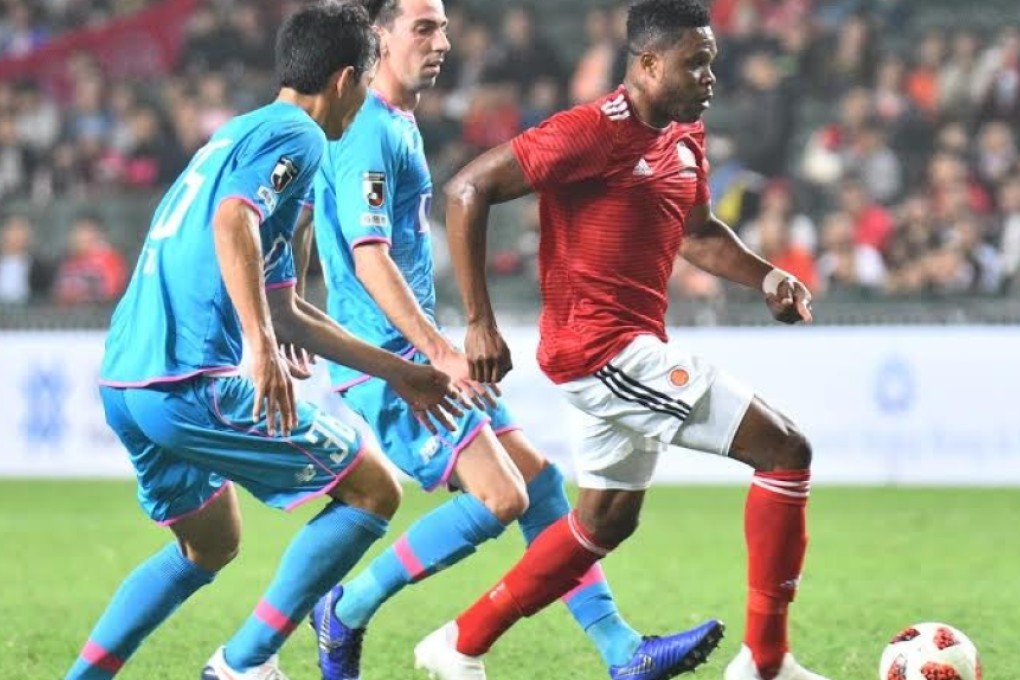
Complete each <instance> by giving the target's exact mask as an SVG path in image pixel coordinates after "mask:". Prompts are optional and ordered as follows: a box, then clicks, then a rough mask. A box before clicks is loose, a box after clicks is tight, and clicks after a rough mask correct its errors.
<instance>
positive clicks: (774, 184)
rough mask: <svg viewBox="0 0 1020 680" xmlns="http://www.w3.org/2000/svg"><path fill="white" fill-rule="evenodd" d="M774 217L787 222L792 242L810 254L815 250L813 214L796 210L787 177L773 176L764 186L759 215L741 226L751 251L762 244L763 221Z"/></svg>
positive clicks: (816, 239) (743, 236) (816, 235)
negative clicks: (811, 215)
mask: <svg viewBox="0 0 1020 680" xmlns="http://www.w3.org/2000/svg"><path fill="white" fill-rule="evenodd" d="M771 219H775V220H779V221H782V222H785V223H786V224H787V225H788V229H789V233H790V241H791V243H793V244H794V245H796V246H798V247H799V248H802V249H803V250H805V251H807V252H809V253H813V252H814V251H815V248H816V246H817V243H818V230H817V228H816V227H815V223H814V221H813V220H812V219H811V218H810V217H808V216H807V215H805V214H804V213H801V212H799V211H798V210H797V209H796V206H795V204H794V196H793V188H792V186H791V185H790V182H789V181H787V180H785V179H774V180H772V181H770V182H769V183H768V184H766V185H765V189H764V190H763V191H762V193H761V207H760V209H759V212H758V215H757V216H756V217H755V219H753V220H751V221H749V222H747V223H746V224H745V225H744V226H743V227H741V229H740V238H741V240H743V241H744V243H746V244H747V246H748V247H749V248H751V249H752V250H758V249H759V248H760V247H761V233H760V228H759V227H760V222H761V221H762V220H771Z"/></svg>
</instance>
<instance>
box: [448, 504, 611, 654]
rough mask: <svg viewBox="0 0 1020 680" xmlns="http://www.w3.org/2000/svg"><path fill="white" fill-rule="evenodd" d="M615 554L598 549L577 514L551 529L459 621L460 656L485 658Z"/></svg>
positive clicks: (603, 548) (562, 519) (458, 643)
mask: <svg viewBox="0 0 1020 680" xmlns="http://www.w3.org/2000/svg"><path fill="white" fill-rule="evenodd" d="M609 551H610V548H605V547H602V546H600V545H597V544H596V543H595V542H594V541H593V540H592V539H591V534H590V533H589V532H588V531H587V530H586V529H585V528H584V527H583V526H581V523H580V522H579V521H578V520H577V517H576V515H575V514H574V513H573V512H571V513H570V514H569V515H567V516H566V517H562V518H560V519H559V520H558V521H556V522H554V523H553V524H550V525H549V526H548V527H547V528H546V530H545V531H543V532H542V533H541V534H540V535H539V536H538V538H536V539H535V540H534V542H533V543H532V544H531V545H530V546H529V547H528V549H527V551H526V552H525V553H524V556H523V557H522V558H521V559H520V561H519V562H518V563H517V564H516V565H514V567H513V568H512V569H510V571H508V572H507V573H506V575H505V576H504V577H503V580H501V581H500V582H499V583H497V584H496V586H495V587H494V588H492V589H491V590H489V592H487V593H485V594H484V595H482V597H481V598H479V600H478V601H477V602H475V603H474V604H473V605H471V607H470V608H469V609H468V610H467V611H465V612H464V613H463V614H461V615H460V616H459V617H458V618H457V629H458V631H459V634H458V636H457V651H458V652H460V653H461V654H467V655H468V656H480V655H482V654H484V653H486V652H487V651H489V648H490V647H491V646H492V645H493V643H495V642H496V640H497V639H499V637H500V636H501V635H502V634H503V633H505V632H506V631H507V630H509V628H510V626H512V625H514V624H515V623H516V622H517V621H518V620H520V619H521V618H522V617H524V616H531V615H532V614H535V613H537V612H538V611H540V610H541V609H543V608H544V607H545V606H546V605H548V604H550V603H552V602H555V601H556V600H557V599H558V598H559V597H561V596H563V595H564V594H566V593H567V592H569V591H570V590H571V589H572V588H574V587H575V586H577V584H578V583H579V582H580V580H581V577H582V576H584V574H585V573H587V571H588V570H589V569H590V568H591V566H592V565H593V564H595V563H596V562H598V561H599V560H600V559H602V558H603V557H604V556H605V555H607V554H608V553H609Z"/></svg>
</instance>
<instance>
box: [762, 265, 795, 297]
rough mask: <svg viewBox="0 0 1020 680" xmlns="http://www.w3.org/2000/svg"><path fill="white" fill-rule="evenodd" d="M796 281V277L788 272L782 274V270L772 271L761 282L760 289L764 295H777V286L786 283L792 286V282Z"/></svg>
mask: <svg viewBox="0 0 1020 680" xmlns="http://www.w3.org/2000/svg"><path fill="white" fill-rule="evenodd" d="M796 280H797V277H795V276H794V275H793V274H791V273H790V272H784V271H783V270H782V269H773V270H772V271H770V272H769V273H768V274H766V275H765V278H764V279H762V280H761V289H762V292H764V293H765V294H766V295H778V294H779V284H781V283H783V282H784V281H788V282H790V285H793V282H794V281H796Z"/></svg>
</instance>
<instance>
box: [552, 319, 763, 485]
mask: <svg viewBox="0 0 1020 680" xmlns="http://www.w3.org/2000/svg"><path fill="white" fill-rule="evenodd" d="M560 387H561V388H563V390H564V391H565V392H566V396H567V401H569V402H570V404H571V405H573V406H574V407H575V408H576V409H577V410H578V412H579V413H578V419H579V423H578V425H579V430H580V433H581V435H580V437H579V438H578V439H576V440H575V443H574V464H575V467H576V470H577V481H578V484H579V485H580V486H581V488H586V489H625V490H640V489H647V488H648V486H649V485H650V484H651V481H652V475H653V473H654V472H655V464H656V462H657V461H658V458H659V453H661V452H662V451H664V450H666V449H667V448H668V447H669V446H670V445H673V446H681V447H684V448H687V449H693V450H695V451H702V452H705V453H714V454H717V455H721V456H725V455H727V454H728V453H729V450H730V445H731V444H732V443H733V437H734V436H735V435H736V433H737V427H738V426H739V425H740V422H741V421H742V420H743V419H744V414H745V413H746V412H747V408H748V407H749V406H750V404H751V400H752V399H753V398H754V393H753V392H752V391H751V390H750V389H748V388H747V387H745V386H744V385H742V384H741V383H740V382H738V381H737V380H736V379H734V378H733V377H732V376H730V375H729V374H727V373H725V372H723V371H721V370H719V369H717V368H716V367H715V366H712V365H711V364H709V363H707V362H705V361H704V360H702V359H699V358H698V357H695V356H691V355H689V354H685V353H683V352H682V351H680V350H679V349H678V348H676V347H674V346H671V345H669V344H666V343H664V342H662V341H660V340H659V339H658V338H656V337H655V336H652V335H641V336H638V337H637V338H635V339H634V340H633V341H632V342H631V343H630V344H629V345H627V347H626V348H624V350H623V351H622V352H620V353H619V354H618V355H617V356H616V358H614V359H613V360H612V361H610V362H609V364H608V365H607V366H606V367H605V368H602V369H600V370H599V371H597V372H596V373H595V374H594V375H590V376H588V377H586V378H581V379H580V380H574V381H572V382H568V383H564V384H563V385H560Z"/></svg>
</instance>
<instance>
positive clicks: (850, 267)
mask: <svg viewBox="0 0 1020 680" xmlns="http://www.w3.org/2000/svg"><path fill="white" fill-rule="evenodd" d="M821 241H822V249H821V253H820V255H819V257H818V276H819V280H820V283H821V289H822V290H824V291H825V292H826V294H828V295H833V294H839V293H855V294H860V293H872V292H876V291H881V290H882V288H883V286H884V285H885V277H886V271H885V263H884V262H883V261H882V255H881V253H879V252H878V251H877V250H876V249H875V248H873V247H872V246H869V245H866V244H861V243H855V242H854V221H853V218H852V217H850V216H849V215H848V214H846V213H845V212H833V213H829V215H827V216H826V218H825V220H824V221H823V223H822V238H821Z"/></svg>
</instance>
